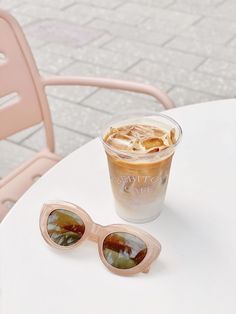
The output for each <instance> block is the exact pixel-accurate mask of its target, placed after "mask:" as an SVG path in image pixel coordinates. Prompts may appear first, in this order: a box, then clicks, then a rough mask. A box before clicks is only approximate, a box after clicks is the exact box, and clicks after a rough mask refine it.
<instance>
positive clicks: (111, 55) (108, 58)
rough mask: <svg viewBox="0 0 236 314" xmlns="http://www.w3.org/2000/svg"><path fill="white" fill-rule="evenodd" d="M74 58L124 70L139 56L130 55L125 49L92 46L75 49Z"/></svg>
mask: <svg viewBox="0 0 236 314" xmlns="http://www.w3.org/2000/svg"><path fill="white" fill-rule="evenodd" d="M74 58H75V59H77V60H80V61H84V62H88V63H93V64H95V65H101V66H105V67H109V68H112V69H116V70H120V71H125V70H126V69H128V68H129V67H131V66H132V65H134V64H135V63H136V62H137V61H138V60H139V57H134V56H130V55H128V54H127V53H126V52H125V51H124V52H123V53H120V52H113V51H108V50H105V49H102V48H93V47H92V48H90V47H84V48H79V49H77V50H76V51H75V54H74Z"/></svg>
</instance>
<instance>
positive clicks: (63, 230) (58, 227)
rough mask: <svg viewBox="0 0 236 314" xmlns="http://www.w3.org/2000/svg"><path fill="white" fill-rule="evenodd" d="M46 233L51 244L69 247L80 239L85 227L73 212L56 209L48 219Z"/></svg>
mask: <svg viewBox="0 0 236 314" xmlns="http://www.w3.org/2000/svg"><path fill="white" fill-rule="evenodd" d="M47 231H48V234H49V236H50V238H51V240H52V241H53V242H55V243H56V244H58V245H62V246H69V245H72V244H74V243H76V242H77V241H79V240H80V239H81V238H82V236H83V234H84V231H85V225H84V223H83V221H82V219H81V218H80V217H79V216H78V215H76V214H74V213H73V212H71V211H69V210H65V209H56V210H54V211H53V212H51V214H50V215H49V217H48V221H47Z"/></svg>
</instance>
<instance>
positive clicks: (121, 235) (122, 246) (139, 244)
mask: <svg viewBox="0 0 236 314" xmlns="http://www.w3.org/2000/svg"><path fill="white" fill-rule="evenodd" d="M103 254H104V257H105V259H106V261H107V262H108V263H109V264H110V265H112V266H114V267H116V268H119V269H128V268H132V267H134V266H136V265H138V264H139V263H141V262H142V260H143V259H144V257H145V256H146V254H147V246H146V244H145V243H144V242H143V241H142V240H141V239H139V238H138V237H136V236H134V235H132V234H130V233H127V232H113V233H111V234H109V235H108V236H107V237H106V238H105V240H104V242H103Z"/></svg>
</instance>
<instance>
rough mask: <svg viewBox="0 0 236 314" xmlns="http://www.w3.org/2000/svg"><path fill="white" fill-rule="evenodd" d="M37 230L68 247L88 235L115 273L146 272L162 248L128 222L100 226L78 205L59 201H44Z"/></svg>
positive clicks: (58, 245)
mask: <svg viewBox="0 0 236 314" xmlns="http://www.w3.org/2000/svg"><path fill="white" fill-rule="evenodd" d="M40 230H41V233H42V236H43V238H44V240H45V241H46V242H47V243H48V244H49V245H50V246H52V247H55V248H58V249H70V248H74V247H77V246H78V245H80V244H81V243H82V242H83V241H84V240H86V239H89V240H91V241H94V242H97V243H98V251H99V255H100V258H101V260H102V262H103V264H104V265H105V266H106V267H107V268H108V269H109V270H110V271H112V272H113V273H115V274H118V275H124V276H129V275H134V274H136V273H139V272H143V273H147V272H148V271H149V268H150V265H151V263H152V262H153V261H154V260H155V259H156V258H157V257H158V255H159V254H160V251H161V245H160V243H159V242H158V241H157V240H156V239H155V238H153V237H152V236H151V235H150V234H148V233H146V232H145V231H143V230H140V229H138V228H135V227H133V226H128V225H121V224H117V225H108V226H101V225H99V224H96V223H94V222H93V221H92V219H91V218H90V216H89V215H88V214H87V213H86V212H85V211H84V210H83V209H82V208H80V207H79V206H76V205H74V204H71V203H68V202H64V201H60V202H52V203H47V204H44V205H43V208H42V212H41V215H40Z"/></svg>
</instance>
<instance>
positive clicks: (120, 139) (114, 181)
mask: <svg viewBox="0 0 236 314" xmlns="http://www.w3.org/2000/svg"><path fill="white" fill-rule="evenodd" d="M181 135H182V130H181V127H180V126H179V124H178V123H177V122H176V121H175V120H173V119H172V118H170V117H168V116H166V115H162V114H156V113H137V114H129V115H124V116H119V117H116V118H114V119H113V120H111V121H110V122H109V123H108V124H107V125H106V126H105V127H104V129H103V130H102V135H101V140H102V143H103V145H104V148H105V151H106V155H107V160H108V166H109V172H110V179H111V186H112V190H113V194H114V199H115V208H116V211H117V214H118V215H119V216H120V217H121V218H123V219H125V220H127V221H130V222H134V223H144V222H148V221H152V220H154V219H155V218H157V217H158V216H159V215H160V212H161V210H162V204H163V201H164V199H165V194H166V188H167V184H168V178H169V172H170V167H171V161H172V158H173V155H174V152H175V148H176V146H177V145H178V143H179V141H180V138H181Z"/></svg>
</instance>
